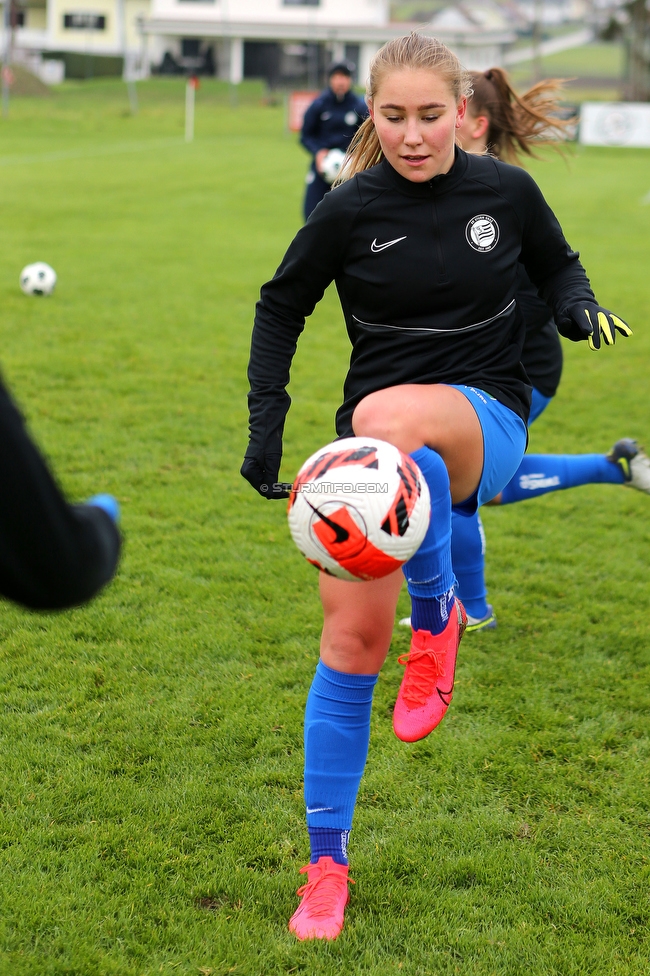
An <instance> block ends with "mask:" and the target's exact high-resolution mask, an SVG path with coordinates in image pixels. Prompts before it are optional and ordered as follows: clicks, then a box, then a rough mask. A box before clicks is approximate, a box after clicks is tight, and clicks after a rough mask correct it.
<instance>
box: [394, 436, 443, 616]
mask: <svg viewBox="0 0 650 976" xmlns="http://www.w3.org/2000/svg"><path fill="white" fill-rule="evenodd" d="M411 457H412V458H413V460H414V461H415V463H416V464H417V465H418V467H419V468H420V471H421V472H422V474H423V476H424V479H425V481H426V483H427V485H428V487H429V494H430V495H431V521H430V522H429V528H428V529H427V534H426V535H425V537H424V541H423V543H422V545H421V546H420V548H419V549H418V551H417V552H416V554H415V555H414V556H412V557H411V558H410V559H409V561H408V562H407V563H405V565H404V566H403V567H402V569H403V572H404V576H405V577H406V584H407V588H408V591H409V594H410V596H411V627H412V628H413V630H428V631H430V633H432V634H440V633H441V632H442V631H443V630H444V629H445V627H446V625H447V620H448V619H449V613H450V610H451V608H452V606H453V603H454V582H455V580H454V573H453V570H452V567H451V494H450V491H449V475H448V474H447V468H446V467H445V462H444V461H443V460H442V458H441V457H440V455H439V454H438V453H437V452H436V451H433V450H432V449H431V448H430V447H421V448H420V450H419V451H414V452H413V454H411Z"/></svg>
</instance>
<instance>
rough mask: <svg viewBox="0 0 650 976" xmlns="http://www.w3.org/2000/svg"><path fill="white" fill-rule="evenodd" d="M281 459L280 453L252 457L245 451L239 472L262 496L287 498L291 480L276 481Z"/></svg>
mask: <svg viewBox="0 0 650 976" xmlns="http://www.w3.org/2000/svg"><path fill="white" fill-rule="evenodd" d="M281 460H282V455H281V454H265V455H262V457H254V456H253V455H252V454H249V453H247V454H246V456H245V458H244V463H243V464H242V466H241V473H242V475H243V476H244V478H246V481H248V482H249V483H250V484H251V485H252V486H253V488H255V490H256V491H259V493H260V495H263V496H264V498H268V499H272V498H288V497H289V489H290V488H291V482H287V481H278V474H279V472H280V461H281Z"/></svg>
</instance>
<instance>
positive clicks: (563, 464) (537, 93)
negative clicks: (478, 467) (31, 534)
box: [400, 68, 650, 633]
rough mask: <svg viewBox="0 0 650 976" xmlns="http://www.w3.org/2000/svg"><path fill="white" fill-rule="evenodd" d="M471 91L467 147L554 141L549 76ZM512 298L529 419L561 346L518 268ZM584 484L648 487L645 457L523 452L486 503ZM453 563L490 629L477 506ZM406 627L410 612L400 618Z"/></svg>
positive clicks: (529, 150) (470, 608)
mask: <svg viewBox="0 0 650 976" xmlns="http://www.w3.org/2000/svg"><path fill="white" fill-rule="evenodd" d="M471 85H472V89H473V94H472V96H471V98H470V99H469V101H468V103H467V112H466V114H465V118H464V119H463V121H462V123H461V125H460V126H459V128H458V130H457V133H456V138H457V141H458V143H459V145H460V146H461V147H462V148H463V149H464V150H465V151H466V152H472V153H485V152H489V153H492V154H493V155H495V156H497V157H498V158H499V159H505V160H506V161H507V162H510V163H519V162H520V161H521V157H522V156H531V155H533V152H534V149H535V148H536V147H539V146H540V145H542V144H544V143H547V144H557V139H558V128H560V127H562V126H563V125H566V124H568V123H563V122H561V121H560V117H559V114H558V103H559V94H560V89H561V86H562V83H561V81H559V80H557V79H548V80H545V81H541V82H539V83H538V84H536V85H534V86H533V87H532V88H531V89H529V91H527V92H526V93H525V94H523V95H517V93H516V92H515V91H514V89H513V88H512V85H511V84H510V82H509V80H508V76H507V75H506V73H505V72H504V71H503V70H502V69H501V68H490V69H489V70H487V71H485V72H476V71H475V72H471ZM517 302H518V304H519V306H520V308H521V309H522V311H523V313H524V318H525V320H526V339H525V342H524V348H523V352H522V363H523V365H524V368H525V369H526V372H527V374H528V377H529V379H530V381H531V383H532V385H533V397H532V405H531V411H530V417H529V420H528V423H529V425H530V424H531V423H532V422H533V421H534V420H536V418H537V417H539V415H540V414H541V413H542V412H543V411H544V410H545V409H546V407H547V406H548V404H549V403H550V402H551V399H552V398H553V397H554V396H555V393H556V391H557V388H558V385H559V382H560V378H561V376H562V347H561V345H560V339H559V336H558V331H557V326H556V324H555V322H554V320H553V313H552V312H551V309H550V308H549V307H548V305H547V304H546V303H545V302H544V301H542V299H541V298H540V297H539V296H538V294H537V289H536V288H535V287H534V286H533V285H532V283H531V282H530V280H529V279H528V277H527V275H526V273H525V271H524V270H523V268H522V269H521V287H520V289H519V293H518V295H517ZM586 484H626V485H630V486H631V487H633V488H638V489H639V490H641V491H644V492H648V493H650V460H649V459H648V457H647V456H646V454H645V453H644V452H643V451H642V450H640V449H639V447H638V445H637V444H636V442H635V441H633V440H631V439H630V438H624V439H623V440H620V441H618V442H617V443H616V444H615V445H614V447H613V448H612V449H611V451H610V452H609V454H575V455H571V454H560V455H554V454H550V455H549V454H526V455H525V456H524V458H523V460H522V463H521V465H520V466H519V469H518V470H517V472H516V474H515V475H514V477H513V478H512V479H511V481H510V482H509V483H508V484H507V485H506V487H505V488H504V489H503V491H502V492H501V493H500V494H499V495H497V497H496V498H495V499H493V500H492V501H491V502H490V503H489V504H492V505H499V504H501V505H508V504H511V503H513V502H518V501H523V500H524V499H526V498H535V497H537V496H539V495H544V494H547V493H548V492H553V491H562V490H563V489H566V488H574V487H577V486H578V485H586ZM452 559H453V568H454V573H455V575H456V578H457V580H458V588H457V594H458V596H459V598H460V600H461V601H462V603H463V605H464V607H465V609H466V611H467V620H468V625H467V631H468V632H469V633H471V632H472V631H477V630H485V629H492V628H494V627H496V616H495V614H494V611H493V608H492V606H490V604H488V603H487V601H486V596H487V588H486V585H485V573H484V569H485V536H484V533H483V527H482V523H481V520H480V517H479V515H478V512H477V513H476V514H475V515H474V516H472V517H471V518H463V517H461V516H458V515H454V517H453V531H452ZM400 623H401V624H402V625H405V626H410V618H409V617H406V618H404V619H403V620H401V621H400Z"/></svg>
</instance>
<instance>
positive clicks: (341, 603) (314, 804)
mask: <svg viewBox="0 0 650 976" xmlns="http://www.w3.org/2000/svg"><path fill="white" fill-rule="evenodd" d="M470 91H471V89H470V85H469V78H468V76H467V74H466V73H465V72H464V70H463V68H462V67H461V65H460V63H459V62H458V59H457V58H456V57H455V55H453V54H452V52H451V51H449V50H448V49H447V48H446V47H445V46H444V45H442V44H441V43H440V42H439V41H437V40H435V38H431V37H426V36H425V35H423V34H419V33H417V32H416V33H413V34H411V35H410V36H408V37H403V38H397V39H396V40H394V41H390V42H389V43H388V44H386V45H385V46H384V47H383V48H382V49H381V50H380V51H379V52H378V53H377V55H376V56H375V58H374V59H373V62H372V65H371V70H370V78H369V82H368V93H367V100H368V106H369V111H370V118H369V119H367V120H366V121H365V122H364V123H363V125H362V126H361V128H360V129H359V132H358V133H357V136H356V137H355V140H354V142H353V143H352V145H351V147H350V151H349V158H348V163H347V164H346V167H345V169H344V172H343V174H342V176H343V180H344V182H342V183H341V185H340V186H337V187H336V188H335V189H334V191H333V192H332V193H330V194H328V195H327V197H325V199H324V200H323V201H322V203H321V204H320V205H319V206H318V207H317V208H316V210H315V211H314V212H313V213H312V215H311V216H310V218H309V220H308V221H307V223H306V224H305V225H304V227H303V228H302V229H301V230H300V231H299V232H298V234H297V235H296V237H295V238H294V241H293V242H292V244H291V245H290V246H289V249H288V250H287V253H286V254H285V256H284V259H283V260H282V262H281V264H280V267H279V268H278V270H277V272H276V274H275V276H274V277H273V279H272V280H271V281H269V282H267V283H266V284H265V285H264V286H263V288H262V291H261V296H260V300H259V302H258V304H257V309H256V317H255V325H254V329H253V337H252V344H251V355H250V362H249V380H250V386H251V389H250V393H249V417H250V419H249V428H250V437H249V445H248V448H247V451H246V455H245V459H244V463H243V465H242V475H243V476H244V477H245V478H246V479H247V480H248V481H249V482H250V484H251V485H252V486H253V487H254V488H255V489H256V490H257V491H258V492H259V493H260V494H261V495H263V496H264V497H265V498H269V499H272V498H282V497H286V496H287V495H288V491H287V490H286V486H285V485H283V483H281V482H280V481H279V479H278V472H279V467H280V461H281V456H282V434H283V428H284V421H285V416H286V413H287V410H288V408H289V404H290V399H289V396H288V394H287V392H286V387H287V384H288V381H289V375H290V367H291V361H292V358H293V355H294V353H295V351H296V345H297V342H298V338H299V336H300V334H301V332H302V330H303V328H304V324H305V318H306V317H307V316H308V315H310V314H311V312H312V311H313V309H314V307H315V305H316V303H317V302H318V301H320V299H321V297H322V296H323V294H324V291H325V289H326V288H327V286H328V285H329V284H330V283H331V282H332V281H334V282H335V283H336V287H337V290H338V294H339V298H340V301H341V306H342V311H343V315H344V319H345V324H346V327H347V331H348V335H349V337H350V341H351V345H352V352H351V358H350V366H349V370H348V373H347V377H346V380H345V384H344V391H343V404H342V406H341V407H340V408H339V410H338V412H337V415H336V431H337V433H338V434H339V436H341V437H346V436H350V435H355V436H357V437H360V438H365V437H368V438H379V439H381V440H384V441H388V442H390V443H391V444H394V445H395V446H396V447H398V448H400V449H401V450H402V452H403V453H404V454H407V455H410V458H411V459H412V460H413V461H414V462H415V464H416V465H417V466H418V467H419V471H420V474H421V476H422V478H423V479H424V480H425V481H426V483H427V486H428V489H429V494H430V497H431V516H430V522H429V527H428V529H427V533H426V535H425V538H424V541H423V543H422V545H421V546H420V548H419V549H418V551H417V552H416V554H415V555H414V556H413V557H411V559H410V560H408V562H406V563H405V564H404V566H403V567H402V569H403V574H404V576H405V577H406V582H407V587H408V592H409V595H410V597H411V625H412V637H411V649H410V651H409V653H408V654H407V655H405V656H404V657H402V658H400V662H401V663H403V664H405V672H404V677H403V680H402V683H401V686H400V689H399V692H398V695H397V701H396V703H395V707H394V710H393V728H394V731H395V734H396V735H397V737H398V738H399V739H402V740H403V741H406V742H414V741H417V740H419V739H422V738H424V737H425V736H427V735H428V734H429V733H430V732H431V731H432V730H433V729H434V728H435V727H436V726H437V725H438V724H439V723H440V721H441V720H442V718H443V717H444V714H445V712H446V710H447V708H448V706H449V704H450V702H451V698H452V694H453V684H454V673H455V665H456V655H457V651H458V646H459V643H460V640H461V637H462V635H463V632H464V628H465V625H466V619H467V618H466V614H465V611H464V609H463V607H462V604H461V603H460V601H459V600H457V599H456V597H455V594H454V576H453V570H452V561H451V521H452V510H453V511H454V512H457V513H459V514H461V515H466V516H473V515H474V513H475V512H476V511H477V508H478V507H479V506H480V505H481V504H483V503H484V502H486V501H489V500H490V499H492V498H494V497H495V495H497V494H498V492H499V491H501V490H502V489H503V487H504V486H505V485H506V484H508V482H509V481H510V479H511V478H512V475H513V474H514V472H515V471H516V470H517V468H518V466H519V464H520V463H521V459H522V457H523V454H524V450H525V447H526V442H527V426H526V424H527V420H528V415H529V410H530V403H531V387H530V383H529V380H528V377H527V375H526V372H525V371H524V369H523V367H522V365H521V353H522V347H523V344H524V340H525V336H526V322H525V319H524V316H523V313H522V311H521V309H520V307H519V304H518V299H517V293H518V290H519V288H520V286H521V282H520V278H519V268H520V267H521V266H523V268H524V270H525V272H526V273H527V274H528V276H529V277H530V279H531V282H532V283H533V285H534V286H535V288H536V289H537V291H538V292H539V294H540V295H541V297H542V298H543V300H544V301H545V302H547V304H548V305H549V307H550V309H551V310H552V313H553V316H554V318H555V321H556V323H557V325H558V328H559V329H560V331H561V332H562V334H563V335H565V336H567V337H568V338H570V339H573V340H576V341H578V340H588V341H589V344H590V346H591V347H592V348H593V349H599V348H600V347H601V344H603V343H605V344H608V345H611V344H612V343H613V342H614V338H615V335H616V331H618V332H619V333H620V334H621V335H625V336H628V335H630V334H631V330H630V328H629V326H628V325H627V324H626V323H625V322H624V321H623V320H622V319H620V318H618V317H617V316H615V315H614V314H613V313H611V312H609V311H608V310H607V309H604V308H602V307H601V306H599V305H598V304H597V302H596V299H595V297H594V294H593V292H592V290H591V287H590V284H589V280H588V278H587V276H586V273H585V271H584V268H583V267H582V265H581V264H580V261H579V258H578V254H577V253H576V252H575V251H573V250H571V248H570V247H569V245H568V243H567V241H566V239H565V238H564V235H563V233H562V229H561V227H560V225H559V223H558V221H557V219H556V217H555V216H554V214H553V213H552V211H551V209H550V208H549V206H548V204H547V203H546V201H545V200H544V197H543V196H542V193H541V191H540V190H539V188H538V187H537V185H536V184H535V182H534V181H533V179H532V178H531V177H530V176H529V175H528V174H527V173H526V172H525V171H524V170H522V169H519V168H518V167H516V166H510V165H507V164H506V163H502V162H500V161H498V160H496V159H494V158H492V157H488V156H477V155H472V154H469V153H466V152H464V151H463V150H462V149H460V148H457V147H456V145H455V134H456V131H457V129H458V128H459V127H460V126H461V124H462V122H463V119H464V117H465V112H466V108H467V97H468V95H469V92H470ZM350 451H352V452H353V451H354V447H353V446H351V447H350ZM363 456H365V454H362V457H363ZM370 463H372V462H370ZM404 463H405V464H408V463H409V462H408V461H405V462H404ZM289 487H290V486H289ZM335 514H336V513H330V515H325V514H321V513H319V511H318V508H317V506H316V507H314V517H315V518H320V519H322V520H323V523H324V524H325V525H326V526H327V527H328V528H329V529H331V528H332V526H334V528H336V529H338V530H339V531H336V532H333V533H332V542H331V546H332V547H335V546H336V544H337V542H338V541H339V540H340V541H341V542H342V544H345V540H346V538H347V537H348V536H347V533H346V532H345V531H344V526H343V525H340V524H339V525H337V523H336V522H335ZM326 519H327V521H325V520H326ZM319 583H320V594H321V600H322V603H323V612H324V623H323V632H322V638H321V648H320V661H319V663H318V666H317V668H316V675H315V677H314V681H313V683H312V686H311V689H310V691H309V695H308V697H307V705H306V710H305V739H304V741H305V768H304V795H305V803H306V812H307V828H308V832H309V840H310V847H311V857H310V863H309V864H308V865H306V866H305V867H304V868H303V869H302V871H303V873H306V874H307V878H308V881H307V884H306V885H304V886H303V887H302V888H300V889H299V894H300V895H301V896H302V901H301V903H300V905H299V906H298V908H297V910H296V912H295V913H294V915H293V916H292V918H291V921H290V923H289V928H290V930H291V931H292V932H294V933H295V935H296V936H297V937H298V938H299V939H334V938H336V937H337V936H338V934H339V933H340V931H341V929H342V927H343V922H344V910H345V906H346V904H347V901H348V898H349V894H348V875H347V872H348V856H347V851H348V837H349V832H350V828H351V825H352V816H353V811H354V806H355V803H356V797H357V791H358V789H359V784H360V781H361V776H362V774H363V769H364V767H365V762H366V757H367V753H368V744H369V736H370V712H371V705H372V696H373V689H374V686H375V683H376V681H377V678H378V673H379V670H380V669H381V667H382V665H383V663H384V660H385V658H386V655H387V653H388V650H389V647H390V642H391V637H392V633H393V625H394V615H395V608H396V606H397V599H398V596H399V593H400V589H401V586H402V572H400V571H397V572H393V573H390V574H389V575H387V576H385V577H383V578H381V579H374V580H372V581H370V582H348V581H346V580H343V579H338V578H336V577H333V576H328V575H326V574H325V573H320V574H319Z"/></svg>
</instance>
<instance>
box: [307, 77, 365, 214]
mask: <svg viewBox="0 0 650 976" xmlns="http://www.w3.org/2000/svg"><path fill="white" fill-rule="evenodd" d="M353 72H354V65H353V64H350V63H349V62H348V61H338V62H336V63H335V64H333V65H331V66H330V69H329V87H328V88H326V89H325V91H324V92H322V93H321V94H320V95H319V96H318V98H316V99H315V100H314V101H313V102H312V103H311V105H310V106H309V108H308V109H307V111H306V112H305V116H304V119H303V123H302V130H301V133H300V141H301V143H302V144H303V146H304V147H305V149H306V150H307V151H308V152H310V153H311V155H312V156H313V159H312V163H311V166H310V168H309V172H308V173H307V179H306V183H307V188H306V190H305V202H304V214H305V220H306V219H307V217H309V215H310V213H311V212H312V210H313V209H314V207H315V206H316V204H318V203H320V202H321V200H322V199H323V197H324V196H325V194H326V193H328V192H329V190H331V189H332V187H331V186H330V185H329V183H326V182H325V180H324V179H323V178H322V176H321V174H320V167H321V165H322V162H323V160H324V158H325V156H327V153H328V152H329V151H330V149H340V150H342V151H343V152H345V151H346V149H347V148H348V146H349V145H350V142H351V141H352V138H353V136H354V134H355V132H356V131H357V129H358V128H359V126H360V125H361V123H362V122H363V120H364V119H365V118H366V117H367V115H368V107H367V105H366V103H365V101H364V99H363V98H360V97H359V96H358V95H355V93H354V92H353V91H352V74H353Z"/></svg>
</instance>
